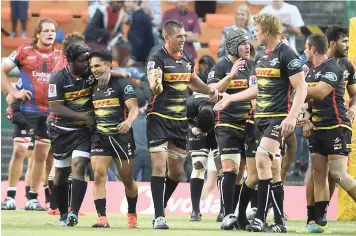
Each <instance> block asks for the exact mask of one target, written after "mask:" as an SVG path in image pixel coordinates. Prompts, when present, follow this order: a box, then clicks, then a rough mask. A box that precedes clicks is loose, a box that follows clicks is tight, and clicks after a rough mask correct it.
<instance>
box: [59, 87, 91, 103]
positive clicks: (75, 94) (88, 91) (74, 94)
mask: <svg viewBox="0 0 356 236" xmlns="http://www.w3.org/2000/svg"><path fill="white" fill-rule="evenodd" d="M89 95H91V88H87V89H82V90H79V91H75V92H68V93H64V97H65V100H67V101H71V100H74V99H76V98H80V97H85V96H89Z"/></svg>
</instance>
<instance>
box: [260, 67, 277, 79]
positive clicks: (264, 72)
mask: <svg viewBox="0 0 356 236" xmlns="http://www.w3.org/2000/svg"><path fill="white" fill-rule="evenodd" d="M256 75H257V76H260V77H272V78H279V77H281V70H280V69H274V68H256Z"/></svg>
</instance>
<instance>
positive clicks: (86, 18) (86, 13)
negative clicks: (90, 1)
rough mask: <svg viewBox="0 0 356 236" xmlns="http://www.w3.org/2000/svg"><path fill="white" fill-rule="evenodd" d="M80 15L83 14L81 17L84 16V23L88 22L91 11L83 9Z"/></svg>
mask: <svg viewBox="0 0 356 236" xmlns="http://www.w3.org/2000/svg"><path fill="white" fill-rule="evenodd" d="M80 15H81V18H82V20H83V22H84V23H88V19H89V11H88V9H87V10H84V11H82V13H81V14H80Z"/></svg>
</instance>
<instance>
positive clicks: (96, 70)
mask: <svg viewBox="0 0 356 236" xmlns="http://www.w3.org/2000/svg"><path fill="white" fill-rule="evenodd" d="M90 70H91V73H93V75H94V76H95V77H97V76H100V75H102V74H103V73H104V72H105V71H107V70H110V65H109V63H107V62H105V61H103V60H101V59H100V58H99V57H92V58H91V59H90Z"/></svg>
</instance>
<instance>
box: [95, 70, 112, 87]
mask: <svg viewBox="0 0 356 236" xmlns="http://www.w3.org/2000/svg"><path fill="white" fill-rule="evenodd" d="M110 77H111V70H106V71H104V72H103V73H102V74H101V75H96V76H95V79H96V80H97V81H98V87H99V88H100V89H107V87H108V84H109V81H110Z"/></svg>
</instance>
